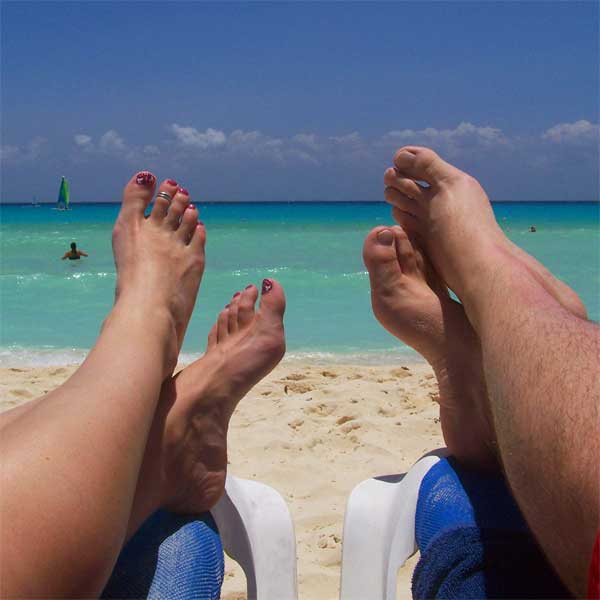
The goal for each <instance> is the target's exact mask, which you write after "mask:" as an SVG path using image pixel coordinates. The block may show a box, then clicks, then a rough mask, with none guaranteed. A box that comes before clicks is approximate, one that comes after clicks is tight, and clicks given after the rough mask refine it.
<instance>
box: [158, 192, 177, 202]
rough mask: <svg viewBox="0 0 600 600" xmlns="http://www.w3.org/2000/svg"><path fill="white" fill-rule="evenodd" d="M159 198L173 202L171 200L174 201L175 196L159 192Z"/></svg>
mask: <svg viewBox="0 0 600 600" xmlns="http://www.w3.org/2000/svg"><path fill="white" fill-rule="evenodd" d="M156 197H157V198H164V199H165V200H166V201H167V202H171V200H173V196H171V194H168V193H167V192H158V194H156Z"/></svg>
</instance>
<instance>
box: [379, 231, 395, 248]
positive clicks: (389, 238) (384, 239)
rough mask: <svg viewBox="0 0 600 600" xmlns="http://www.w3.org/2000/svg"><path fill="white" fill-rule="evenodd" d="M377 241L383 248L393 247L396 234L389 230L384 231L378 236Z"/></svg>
mask: <svg viewBox="0 0 600 600" xmlns="http://www.w3.org/2000/svg"><path fill="white" fill-rule="evenodd" d="M377 241H378V242H379V243H380V244H381V245H382V246H391V245H392V244H393V243H394V234H393V233H392V232H391V231H390V230H389V229H382V230H381V231H380V232H379V233H378V234H377Z"/></svg>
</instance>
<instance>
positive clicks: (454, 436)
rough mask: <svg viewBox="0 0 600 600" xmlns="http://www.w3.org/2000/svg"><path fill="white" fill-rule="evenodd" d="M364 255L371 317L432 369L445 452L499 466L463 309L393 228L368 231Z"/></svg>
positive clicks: (474, 344) (481, 378)
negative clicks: (436, 382) (371, 307)
mask: <svg viewBox="0 0 600 600" xmlns="http://www.w3.org/2000/svg"><path fill="white" fill-rule="evenodd" d="M363 258H364V261H365V265H366V266H367V269H368V270H369V277H370V280H371V302H372V305H373V312H374V313H375V316H376V317H377V319H378V320H379V322H380V323H381V324H382V325H383V326H384V327H385V328H386V329H387V330H388V331H389V332H390V333H391V334H392V335H395V336H396V337H398V338H400V339H401V340H402V341H404V342H405V343H407V344H408V345H409V346H411V347H412V348H414V349H415V350H416V351H417V352H419V353H420V354H422V355H423V357H424V358H425V359H426V360H427V361H428V362H429V364H430V365H431V366H432V367H433V370H434V372H435V374H436V377H437V379H438V384H439V388H440V401H439V402H440V419H441V425H442V431H443V434H444V440H445V442H446V445H447V446H448V449H449V451H450V452H451V453H452V454H453V455H454V456H455V457H456V458H457V459H459V460H461V461H463V462H464V463H466V464H469V465H470V466H472V467H474V468H485V469H490V468H497V467H498V463H497V458H496V452H495V441H496V440H495V434H494V430H493V427H492V425H491V422H490V420H489V418H488V416H487V415H486V408H485V407H486V403H487V399H486V397H487V390H486V385H485V378H484V375H483V367H482V359H481V349H480V346H479V340H478V338H477V336H476V335H475V332H474V331H473V328H472V327H471V324H470V323H469V321H468V319H467V317H466V315H465V312H464V309H463V307H462V306H461V305H460V304H459V303H458V302H456V301H455V300H453V299H452V298H450V296H449V295H448V290H447V288H446V286H445V284H444V283H443V282H442V281H441V280H440V279H439V277H438V276H437V275H436V273H435V272H434V271H433V269H432V268H431V266H430V265H429V263H428V262H427V260H426V259H425V258H424V256H423V254H422V253H421V252H420V251H419V250H418V248H417V247H416V245H415V244H414V243H413V242H412V241H411V240H410V239H409V237H408V236H407V234H406V232H405V231H404V230H403V229H402V228H400V227H398V226H395V227H376V228H375V229H373V230H372V231H371V232H370V233H369V235H368V236H367V238H366V240H365V244H364V249H363Z"/></svg>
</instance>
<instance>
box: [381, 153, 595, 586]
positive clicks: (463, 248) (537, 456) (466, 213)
mask: <svg viewBox="0 0 600 600" xmlns="http://www.w3.org/2000/svg"><path fill="white" fill-rule="evenodd" d="M419 181H425V182H427V183H428V184H429V187H427V188H425V187H423V186H421V185H419V184H418V183H417V182H419ZM385 183H386V186H387V187H386V199H387V200H388V201H389V202H390V203H392V204H393V205H394V206H395V207H396V208H395V209H394V216H395V218H396V219H397V220H398V221H399V222H400V223H401V224H402V225H404V226H405V227H406V228H407V229H409V230H410V231H411V232H414V234H415V235H416V236H417V238H418V240H419V242H420V244H421V245H422V247H424V248H425V249H426V251H427V253H428V255H429V256H430V257H431V259H432V261H433V264H434V266H435V268H436V270H437V271H438V272H439V274H440V275H441V276H442V278H443V279H444V280H445V281H446V282H447V283H448V285H449V287H450V288H451V289H452V290H453V291H454V292H455V293H456V294H457V295H458V297H459V298H460V299H461V301H462V302H463V304H464V306H465V309H466V312H467V315H468V317H469V320H470V321H471V324H472V325H473V328H474V329H475V331H476V333H477V335H478V336H479V338H480V340H481V345H482V351H483V364H484V372H485V377H486V382H487V386H488V392H489V399H490V400H489V403H490V406H489V409H490V411H491V414H492V416H493V420H494V427H495V431H496V435H497V441H498V446H499V451H500V455H501V459H502V462H503V464H504V468H505V470H506V474H507V477H508V479H509V482H510V485H511V487H512V489H513V492H514V494H515V497H516V499H517V501H518V503H519V505H520V506H521V509H522V510H523V513H524V515H525V517H526V519H527V520H528V522H529V525H530V526H531V528H532V530H533V531H534V533H535V534H536V536H537V537H538V539H539V541H540V543H541V545H542V547H543V548H544V550H545V551H546V553H547V554H548V557H549V558H550V560H551V561H552V563H553V564H554V566H555V567H556V569H557V570H558V572H559V574H560V575H561V577H562V578H563V579H564V580H565V582H566V583H567V584H568V585H569V587H570V588H571V589H572V591H573V592H574V593H576V594H578V595H584V594H585V589H586V582H587V570H588V565H589V561H590V557H591V554H592V548H593V543H594V539H595V536H596V532H597V530H598V526H599V522H600V517H599V507H600V493H599V477H598V475H599V472H598V464H597V459H598V456H599V454H600V452H599V450H600V443H599V441H598V440H599V439H600V438H599V436H598V425H599V423H598V398H599V392H600V384H599V381H598V352H599V349H600V348H599V339H600V331H599V328H598V326H597V325H595V324H593V323H591V322H589V321H585V320H584V319H581V318H579V317H577V316H574V315H573V314H572V312H569V310H567V309H566V308H565V307H564V304H567V303H568V302H569V300H568V299H567V300H565V301H563V302H560V301H559V300H558V299H557V298H556V296H557V286H558V288H560V282H557V280H555V279H554V278H552V277H550V276H549V275H548V274H547V273H545V272H543V271H542V270H541V269H539V268H537V267H536V263H535V261H533V260H530V259H529V258H525V257H524V256H523V255H522V253H521V252H518V251H517V250H516V249H515V247H514V245H513V244H512V243H511V242H510V241H509V240H508V239H507V238H506V237H505V236H504V234H503V232H502V231H501V229H500V228H499V226H498V224H497V223H496V221H495V218H494V215H493V212H492V210H491V206H490V204H489V200H488V199H487V196H486V195H485V192H484V191H483V190H482V189H481V187H480V186H479V184H478V183H477V182H476V181H475V180H474V179H473V178H471V177H469V176H468V175H466V174H465V173H462V172H461V171H459V170H458V169H456V168H454V167H452V166H451V165H449V164H447V163H445V162H444V161H443V160H441V159H440V158H439V157H438V156H437V155H436V154H435V153H434V152H432V151H430V150H427V149H423V148H415V147H407V148H403V149H401V150H400V151H399V152H397V153H396V156H395V159H394V168H393V169H388V171H386V175H385Z"/></svg>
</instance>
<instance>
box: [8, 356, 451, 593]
mask: <svg viewBox="0 0 600 600" xmlns="http://www.w3.org/2000/svg"><path fill="white" fill-rule="evenodd" d="M75 369H76V366H74V365H64V364H63V365H56V366H52V367H8V368H1V369H0V374H1V375H2V378H1V380H0V381H1V383H0V411H4V410H7V409H10V408H12V407H14V406H17V405H19V404H23V403H25V402H27V401H28V400H32V399H34V398H36V397H39V396H40V395H42V394H43V393H45V392H46V391H48V390H51V389H53V388H55V387H57V386H58V385H60V384H61V383H62V382H63V381H64V380H65V379H67V378H68V377H69V376H70V374H71V373H72V372H73V371H74V370H75ZM437 393H438V389H437V382H436V379H435V377H434V375H433V372H432V371H431V369H430V367H429V366H428V365H427V364H426V363H425V362H424V361H418V362H417V361H410V360H405V361H400V362H395V363H394V364H387V365H377V366H373V365H356V364H328V365H316V364H309V363H302V362H295V361H293V360H292V361H289V360H288V361H286V360H285V359H284V361H283V362H282V364H280V365H279V366H277V367H276V368H275V369H274V370H273V372H272V373H271V374H270V375H268V376H267V377H266V378H265V379H264V380H263V381H261V382H260V383H259V384H257V385H256V386H255V387H254V388H253V389H252V390H251V391H250V393H249V394H248V395H247V396H246V397H245V398H244V399H243V400H242V401H241V402H240V404H239V405H238V408H237V409H236V411H235V413H234V415H233V418H232V420H231V425H230V429H229V435H228V444H229V463H230V465H229V469H230V472H231V473H232V474H234V475H236V476H238V477H242V478H246V479H254V480H257V481H261V482H263V483H266V484H267V485H270V486H272V487H274V488H275V489H276V490H277V491H279V493H280V494H281V495H282V496H283V498H284V499H285V501H286V502H287V504H288V507H289V509H290V512H291V514H292V518H293V521H294V526H295V531H296V539H297V553H298V584H299V594H300V597H301V598H306V599H309V600H312V599H315V600H329V599H331V600H333V599H334V598H338V594H339V577H340V565H341V539H342V526H343V516H344V510H345V503H346V500H347V498H348V495H349V494H350V492H351V491H352V489H353V488H354V487H355V486H356V485H357V484H358V483H360V482H361V481H363V480H364V479H367V478H369V477H374V476H377V475H384V474H392V473H403V472H406V471H407V470H408V469H409V468H410V466H411V465H412V464H413V463H414V462H415V461H416V460H417V459H418V458H420V457H421V456H422V455H423V454H425V453H426V452H429V451H431V450H434V449H436V448H440V447H443V445H444V443H443V439H442V434H441V429H440V425H439V409H438V405H437V403H436V402H435V399H436V397H437ZM324 457H327V460H323V458H324ZM416 560H417V559H416V557H413V558H412V559H411V560H410V561H409V563H407V565H406V566H405V567H403V568H402V569H401V570H400V571H399V575H398V594H397V596H398V597H399V598H404V597H410V579H411V576H412V569H413V567H414V565H415V564H416ZM222 598H223V599H224V600H239V599H241V598H245V579H244V575H243V572H242V571H241V568H240V567H239V566H238V565H237V564H236V563H234V562H233V561H231V560H230V559H229V558H227V557H226V559H225V580H224V584H223V593H222Z"/></svg>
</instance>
